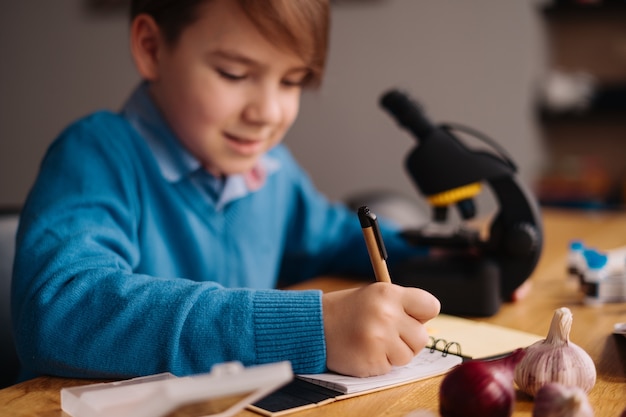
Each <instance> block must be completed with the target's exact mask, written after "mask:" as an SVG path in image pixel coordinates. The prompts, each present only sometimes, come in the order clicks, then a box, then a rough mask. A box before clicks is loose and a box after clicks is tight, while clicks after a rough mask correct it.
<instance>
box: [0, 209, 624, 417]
mask: <svg viewBox="0 0 626 417" xmlns="http://www.w3.org/2000/svg"><path fill="white" fill-rule="evenodd" d="M543 217H544V241H545V242H544V251H543V253H542V257H541V259H540V261H539V265H538V266H537V269H536V270H535V272H534V273H533V275H532V277H531V282H532V288H531V290H530V293H529V294H528V296H527V297H526V298H524V299H523V300H521V301H518V302H516V303H510V304H505V305H503V306H502V308H501V309H500V311H499V312H498V313H497V314H496V315H494V316H492V317H488V318H476V320H483V321H487V322H490V323H494V324H499V325H504V326H508V327H512V328H516V329H520V330H524V331H528V332H532V333H536V334H539V335H545V334H547V331H548V327H549V324H550V320H551V318H552V315H553V312H554V310H555V309H556V308H559V307H568V308H570V309H571V311H572V313H573V315H574V323H573V326H572V330H571V334H570V338H571V340H572V341H573V342H574V343H576V344H578V345H579V346H581V347H582V348H584V349H585V350H586V351H587V352H588V353H589V355H591V357H592V358H593V360H594V363H595V365H596V368H597V372H598V379H597V382H596V385H595V387H594V388H593V389H592V390H591V392H590V393H589V400H590V402H591V404H592V406H593V407H594V410H595V415H596V417H619V416H620V413H621V412H622V411H623V410H624V409H625V408H626V338H624V337H622V336H620V337H618V336H614V335H612V330H613V325H614V324H615V323H617V322H626V303H615V304H605V305H601V306H586V305H583V304H582V303H581V301H580V300H581V297H580V294H579V293H578V291H577V288H576V287H575V286H572V285H571V283H568V282H567V280H566V276H565V261H566V253H567V247H568V243H569V241H570V240H571V239H583V240H584V242H585V244H587V245H590V246H595V247H597V248H598V249H612V248H615V247H618V246H624V245H626V212H619V213H585V212H576V211H557V210H544V211H543ZM355 285H362V284H361V283H358V282H355V281H349V280H342V279H334V278H320V279H317V280H314V281H312V282H310V283H308V284H307V285H306V286H302V288H304V287H307V288H310V287H317V288H321V289H323V290H325V291H332V290H336V289H340V288H346V287H351V286H355ZM442 378H443V377H436V378H431V379H428V380H425V381H420V382H416V383H412V384H407V385H404V386H401V387H397V388H392V389H388V390H384V391H380V392H377V393H374V394H369V395H363V396H360V397H356V398H351V399H347V400H343V401H338V402H335V403H332V404H329V405H325V406H323V407H320V408H317V409H312V410H306V411H302V412H299V413H297V414H293V416H294V417H308V416H319V415H324V416H331V417H332V416H337V417H339V416H342V417H343V416H389V417H394V416H397V417H401V416H404V415H405V414H407V413H408V412H410V411H412V410H415V409H428V410H432V411H437V410H438V407H439V404H438V392H439V385H440V383H441V379H442ZM90 382H92V381H85V380H71V379H62V378H52V377H40V378H36V379H34V380H31V381H27V382H23V383H21V384H17V385H14V386H12V387H9V388H5V389H3V390H0V416H43V417H59V416H67V415H66V414H65V413H63V412H62V411H61V408H60V399H59V390H60V389H61V388H62V387H69V386H76V385H82V384H86V383H90ZM532 406H533V403H532V399H531V398H529V397H527V396H526V395H524V394H521V393H518V395H517V400H516V404H515V412H514V414H513V415H514V416H516V417H521V416H526V417H529V416H531V415H532ZM239 415H240V416H248V417H252V416H257V417H258V415H257V414H254V413H252V412H250V411H244V412H242V413H240V414H239Z"/></svg>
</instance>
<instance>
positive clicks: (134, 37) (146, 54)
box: [130, 14, 165, 81]
mask: <svg viewBox="0 0 626 417" xmlns="http://www.w3.org/2000/svg"><path fill="white" fill-rule="evenodd" d="M164 47H165V45H164V41H163V37H162V36H161V31H160V28H159V25H157V23H156V22H155V21H154V19H153V18H152V16H150V15H147V14H140V15H138V16H137V17H135V19H134V20H133V22H132V24H131V27H130V50H131V54H132V56H133V60H134V61H135V66H136V67H137V70H138V71H139V74H140V75H141V77H142V78H143V79H145V80H148V81H156V80H157V79H158V77H159V66H158V61H159V54H160V50H161V48H164Z"/></svg>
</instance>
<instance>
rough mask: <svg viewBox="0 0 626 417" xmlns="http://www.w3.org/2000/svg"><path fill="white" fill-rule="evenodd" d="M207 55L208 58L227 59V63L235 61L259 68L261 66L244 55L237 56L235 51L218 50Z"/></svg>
mask: <svg viewBox="0 0 626 417" xmlns="http://www.w3.org/2000/svg"><path fill="white" fill-rule="evenodd" d="M208 55H209V56H210V57H216V58H223V59H227V60H229V61H237V62H240V63H242V64H246V65H254V66H261V64H260V63H259V62H257V61H255V60H254V59H252V58H250V57H247V56H245V55H242V54H239V53H237V52H235V51H229V50H224V49H218V50H215V51H211V52H209V53H208Z"/></svg>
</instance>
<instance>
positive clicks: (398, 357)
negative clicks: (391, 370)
mask: <svg viewBox="0 0 626 417" xmlns="http://www.w3.org/2000/svg"><path fill="white" fill-rule="evenodd" d="M414 357H415V352H414V351H413V349H412V348H411V347H410V346H409V345H407V344H406V343H405V341H404V340H403V339H402V338H400V337H398V338H397V339H396V340H395V343H392V344H390V345H389V346H388V350H387V360H388V361H389V363H390V364H391V365H393V366H402V365H406V364H407V363H409V362H411V360H412V359H413V358H414Z"/></svg>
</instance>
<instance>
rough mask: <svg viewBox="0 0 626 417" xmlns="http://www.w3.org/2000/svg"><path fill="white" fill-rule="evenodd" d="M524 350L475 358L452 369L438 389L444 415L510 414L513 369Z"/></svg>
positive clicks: (496, 416)
mask: <svg viewBox="0 0 626 417" xmlns="http://www.w3.org/2000/svg"><path fill="white" fill-rule="evenodd" d="M524 354H525V351H524V349H517V350H515V351H514V352H513V353H511V354H510V355H508V356H505V357H504V358H500V359H494V360H472V361H469V362H464V363H462V364H461V365H459V366H457V367H456V368H454V369H453V370H451V371H450V372H449V373H448V374H447V375H446V376H445V378H444V379H443V381H442V382H441V387H440V389H439V412H440V413H441V416H442V417H478V416H480V417H485V416H489V417H509V416H510V415H511V414H513V408H514V405H515V387H514V386H513V373H514V370H515V366H516V365H517V364H518V363H519V361H521V360H522V357H523V356H524Z"/></svg>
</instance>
